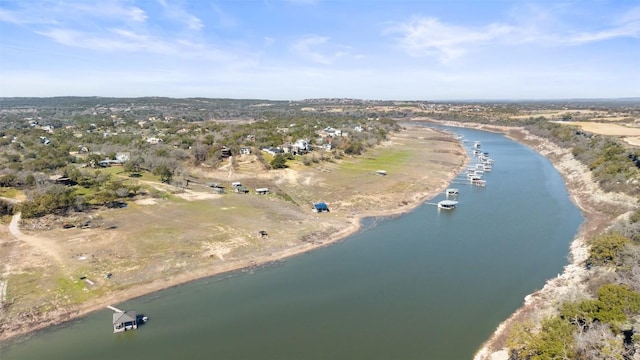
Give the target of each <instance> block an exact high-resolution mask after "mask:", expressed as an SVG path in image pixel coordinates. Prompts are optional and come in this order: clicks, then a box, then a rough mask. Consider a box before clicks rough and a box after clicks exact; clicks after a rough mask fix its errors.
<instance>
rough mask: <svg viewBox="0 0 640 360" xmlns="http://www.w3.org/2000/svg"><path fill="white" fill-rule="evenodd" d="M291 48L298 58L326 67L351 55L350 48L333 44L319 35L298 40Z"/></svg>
mask: <svg viewBox="0 0 640 360" xmlns="http://www.w3.org/2000/svg"><path fill="white" fill-rule="evenodd" d="M291 48H292V50H293V51H294V52H295V53H296V54H297V55H298V56H301V57H303V58H305V59H308V60H311V61H313V62H316V63H319V64H324V65H329V64H332V63H334V62H335V61H336V60H337V59H339V58H343V57H346V56H349V55H350V49H349V47H347V46H343V45H334V44H331V43H330V42H329V38H328V37H325V36H317V35H311V36H307V37H305V38H303V39H301V40H298V41H297V42H296V43H294V44H293V45H292V46H291Z"/></svg>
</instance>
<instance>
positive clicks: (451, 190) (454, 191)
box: [446, 188, 458, 196]
mask: <svg viewBox="0 0 640 360" xmlns="http://www.w3.org/2000/svg"><path fill="white" fill-rule="evenodd" d="M446 194H447V196H458V189H455V188H449V189H447V191H446Z"/></svg>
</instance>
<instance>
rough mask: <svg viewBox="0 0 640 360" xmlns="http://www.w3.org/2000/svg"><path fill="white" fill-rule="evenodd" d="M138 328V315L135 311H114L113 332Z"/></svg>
mask: <svg viewBox="0 0 640 360" xmlns="http://www.w3.org/2000/svg"><path fill="white" fill-rule="evenodd" d="M137 328H138V314H136V312H135V311H133V310H130V311H124V312H122V311H116V312H114V313H113V332H114V333H118V332H123V331H127V330H134V329H137Z"/></svg>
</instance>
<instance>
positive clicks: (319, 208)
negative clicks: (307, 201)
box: [313, 202, 329, 213]
mask: <svg viewBox="0 0 640 360" xmlns="http://www.w3.org/2000/svg"><path fill="white" fill-rule="evenodd" d="M313 212H317V213H321V212H329V207H328V206H327V204H325V203H323V202H319V203H315V204H313Z"/></svg>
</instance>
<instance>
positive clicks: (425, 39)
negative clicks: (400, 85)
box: [386, 17, 514, 62]
mask: <svg viewBox="0 0 640 360" xmlns="http://www.w3.org/2000/svg"><path fill="white" fill-rule="evenodd" d="M513 31H514V28H513V27H511V26H509V25H504V24H490V25H487V26H484V27H481V28H466V27H462V26H455V25H449V24H444V23H442V22H440V20H438V19H437V18H433V17H429V18H414V19H412V20H410V21H408V22H406V23H400V24H397V25H394V26H392V27H390V28H388V29H387V30H386V33H399V34H400V38H399V45H400V46H401V47H402V48H403V49H405V50H406V51H407V53H409V54H410V55H412V56H416V57H424V56H433V57H437V58H438V59H439V60H440V61H441V62H449V61H451V60H454V59H456V58H458V57H460V56H462V55H464V54H465V53H466V52H467V51H468V49H469V48H472V47H477V46H479V45H483V44H485V43H488V42H492V41H495V40H496V39H499V38H504V37H506V36H508V35H509V34H511V33H513Z"/></svg>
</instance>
